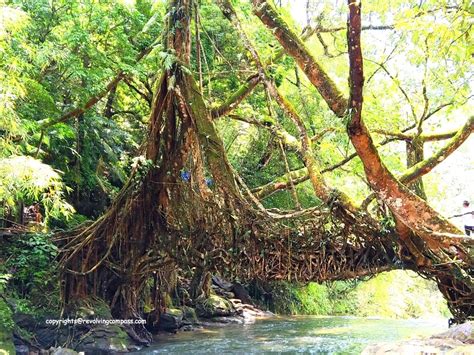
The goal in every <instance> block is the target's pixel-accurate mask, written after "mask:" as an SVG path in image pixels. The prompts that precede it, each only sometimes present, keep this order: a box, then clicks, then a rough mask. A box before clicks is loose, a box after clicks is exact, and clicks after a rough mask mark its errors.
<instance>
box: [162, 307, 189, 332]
mask: <svg viewBox="0 0 474 355" xmlns="http://www.w3.org/2000/svg"><path fill="white" fill-rule="evenodd" d="M183 316H184V314H183V311H182V310H180V309H177V308H169V309H167V310H166V312H165V313H163V314H161V315H160V321H159V329H160V330H165V331H168V332H175V331H176V330H177V329H179V328H181V327H182V325H183Z"/></svg>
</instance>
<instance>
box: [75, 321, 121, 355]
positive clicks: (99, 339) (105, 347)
mask: <svg viewBox="0 0 474 355" xmlns="http://www.w3.org/2000/svg"><path fill="white" fill-rule="evenodd" d="M129 343H130V339H129V337H128V335H127V333H126V332H125V331H124V330H123V329H122V328H121V327H120V326H118V325H115V324H114V325H108V326H97V327H94V328H92V329H90V331H89V332H88V333H86V335H84V336H83V337H81V339H80V340H79V343H78V344H77V345H76V346H74V348H75V349H77V350H78V351H84V352H85V353H86V354H89V353H90V354H98V355H100V354H116V353H120V352H126V351H127V349H128V347H129V346H130V344H129Z"/></svg>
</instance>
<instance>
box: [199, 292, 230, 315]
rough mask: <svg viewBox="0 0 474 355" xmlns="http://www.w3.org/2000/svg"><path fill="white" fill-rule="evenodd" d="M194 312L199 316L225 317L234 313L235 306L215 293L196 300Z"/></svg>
mask: <svg viewBox="0 0 474 355" xmlns="http://www.w3.org/2000/svg"><path fill="white" fill-rule="evenodd" d="M196 313H197V315H198V316H199V317H203V318H213V317H226V316H231V315H234V314H235V308H234V306H233V305H232V303H230V302H229V301H228V300H226V299H225V298H222V297H219V296H217V295H210V296H209V297H208V298H206V299H199V300H197V301H196Z"/></svg>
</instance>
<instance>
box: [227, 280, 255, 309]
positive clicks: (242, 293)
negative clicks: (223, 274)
mask: <svg viewBox="0 0 474 355" xmlns="http://www.w3.org/2000/svg"><path fill="white" fill-rule="evenodd" d="M232 292H233V293H234V295H235V297H236V298H238V299H239V300H241V301H242V302H243V303H248V304H252V303H253V302H252V299H251V298H250V295H249V293H248V291H247V290H246V289H245V287H244V286H242V285H241V284H239V283H238V282H236V283H234V285H233V286H232Z"/></svg>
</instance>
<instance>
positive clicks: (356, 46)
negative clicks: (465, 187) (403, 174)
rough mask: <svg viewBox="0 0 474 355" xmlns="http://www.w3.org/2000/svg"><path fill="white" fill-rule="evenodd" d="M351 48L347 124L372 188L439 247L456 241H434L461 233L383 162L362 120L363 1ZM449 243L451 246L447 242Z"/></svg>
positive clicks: (353, 9)
mask: <svg viewBox="0 0 474 355" xmlns="http://www.w3.org/2000/svg"><path fill="white" fill-rule="evenodd" d="M348 3H349V19H348V23H347V24H348V31H347V34H348V48H349V64H350V91H351V99H350V112H351V117H350V121H349V123H348V126H347V130H348V134H349V137H350V139H351V141H352V144H353V145H354V148H355V149H356V152H357V154H358V155H359V157H360V159H361V160H362V163H363V165H364V170H365V174H366V176H367V180H368V182H369V184H370V186H371V188H372V189H373V190H374V191H375V193H376V194H377V195H378V196H379V197H380V198H381V199H382V200H383V201H384V202H385V203H386V204H387V206H388V207H389V209H390V210H391V211H392V213H393V214H394V215H395V217H396V218H397V219H400V220H401V221H402V222H403V223H404V224H405V225H406V226H407V227H409V228H410V229H411V230H413V231H414V232H415V233H416V234H418V235H419V236H420V237H422V238H423V240H425V241H426V242H428V243H429V247H431V248H432V249H437V248H439V247H440V246H442V245H443V246H449V243H455V241H454V240H453V241H442V240H439V239H438V240H433V234H432V232H440V231H442V232H443V233H452V234H461V233H460V231H459V230H458V229H457V228H456V227H455V226H454V225H452V224H451V223H449V221H447V220H446V219H444V218H443V217H442V216H440V215H439V214H438V213H437V212H436V211H434V210H433V209H432V208H431V207H430V206H429V205H428V204H427V203H426V202H425V201H423V200H422V199H420V198H419V197H418V196H416V195H415V194H413V193H412V192H411V191H409V190H408V189H407V188H406V187H405V186H403V185H402V184H401V183H400V182H399V181H397V179H395V177H394V176H393V175H392V174H391V173H390V171H389V170H388V169H387V167H386V166H385V165H384V164H383V163H382V161H381V159H380V156H379V154H378V151H377V149H376V148H375V145H374V143H373V141H372V138H371V136H370V134H369V132H368V130H367V128H366V127H365V124H364V122H363V120H362V88H363V60H362V51H361V47H360V28H361V16H360V14H361V10H360V2H358V1H356V2H353V1H351V0H349V2H348ZM445 243H447V245H446V244H445Z"/></svg>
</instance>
